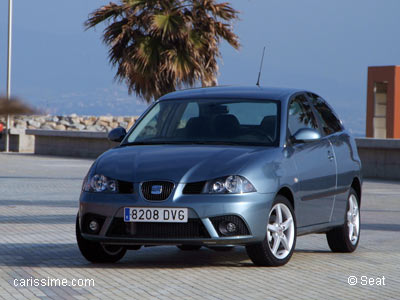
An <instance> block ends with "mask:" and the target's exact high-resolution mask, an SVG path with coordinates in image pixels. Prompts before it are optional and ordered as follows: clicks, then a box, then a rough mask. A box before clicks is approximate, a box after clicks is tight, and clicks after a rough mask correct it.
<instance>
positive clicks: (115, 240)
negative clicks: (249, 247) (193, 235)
mask: <svg viewBox="0 0 400 300" xmlns="http://www.w3.org/2000/svg"><path fill="white" fill-rule="evenodd" d="M81 234H82V237H83V238H84V239H86V240H90V241H93V242H100V243H103V244H109V245H126V246H130V245H159V246H160V245H202V246H213V245H246V244H250V243H255V242H257V241H258V240H257V239H256V238H254V237H253V236H251V235H244V236H237V237H234V236H233V237H220V238H200V239H145V238H123V237H102V236H95V235H92V234H85V233H81Z"/></svg>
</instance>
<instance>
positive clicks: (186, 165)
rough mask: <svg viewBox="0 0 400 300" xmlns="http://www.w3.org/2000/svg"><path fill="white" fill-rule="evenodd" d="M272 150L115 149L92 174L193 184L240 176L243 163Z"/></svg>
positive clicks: (180, 147)
mask: <svg viewBox="0 0 400 300" xmlns="http://www.w3.org/2000/svg"><path fill="white" fill-rule="evenodd" d="M274 149H276V148H265V147H251V146H243V147H242V146H225V145H224V146H219V145H212V146H208V145H162V146H160V145H140V146H126V147H117V148H114V149H111V150H109V151H107V152H105V153H104V154H103V155H101V156H100V157H99V158H98V161H97V164H96V170H95V172H96V173H97V174H103V175H105V176H108V177H110V178H114V179H119V180H124V181H130V182H143V181H149V180H169V181H173V182H175V183H187V182H196V181H203V180H209V179H214V178H218V177H221V176H226V175H241V173H240V171H241V170H242V169H243V168H244V166H245V165H246V164H249V163H251V164H254V162H255V160H258V159H259V158H261V157H264V158H266V155H267V153H268V152H272V151H274ZM266 152H267V153H266ZM264 161H265V159H264Z"/></svg>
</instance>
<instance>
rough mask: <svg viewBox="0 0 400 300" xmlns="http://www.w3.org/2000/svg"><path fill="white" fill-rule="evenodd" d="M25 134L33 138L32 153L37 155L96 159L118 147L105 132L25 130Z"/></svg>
mask: <svg viewBox="0 0 400 300" xmlns="http://www.w3.org/2000/svg"><path fill="white" fill-rule="evenodd" d="M26 134H27V135H33V136H34V137H35V142H34V144H35V146H34V153H35V154H39V155H55V156H72V157H87V158H96V157H97V156H99V155H100V154H101V153H103V152H104V151H107V150H108V149H110V148H112V147H115V146H117V145H118V143H114V142H110V141H109V140H108V139H107V133H106V132H90V131H56V130H42V129H27V130H26Z"/></svg>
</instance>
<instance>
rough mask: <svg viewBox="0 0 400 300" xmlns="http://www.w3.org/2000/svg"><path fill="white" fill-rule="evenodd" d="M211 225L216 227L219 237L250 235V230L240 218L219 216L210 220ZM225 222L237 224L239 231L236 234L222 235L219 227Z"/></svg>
mask: <svg viewBox="0 0 400 300" xmlns="http://www.w3.org/2000/svg"><path fill="white" fill-rule="evenodd" d="M210 221H211V223H212V224H213V225H214V228H215V230H216V231H217V232H218V235H219V236H227V235H228V236H236V235H249V234H250V232H249V229H248V228H247V226H246V224H245V223H244V221H243V220H242V218H240V217H238V216H219V217H213V218H210ZM224 222H232V223H235V225H236V226H237V230H236V231H235V232H234V233H229V234H228V233H227V232H224V233H222V232H221V230H220V228H219V225H220V224H221V223H224Z"/></svg>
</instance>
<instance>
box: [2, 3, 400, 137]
mask: <svg viewBox="0 0 400 300" xmlns="http://www.w3.org/2000/svg"><path fill="white" fill-rule="evenodd" d="M7 2H8V1H6V0H3V1H1V2H0V94H5V89H6V62H7V60H6V55H7V18H8V15H7V11H8V3H7ZM108 2H109V1H103V0H98V1H96V0H70V1H60V0H38V1H32V0H14V23H13V24H14V35H13V64H12V95H14V96H17V97H20V98H21V99H23V100H25V101H26V102H28V103H30V104H32V105H35V106H37V107H39V108H40V109H42V110H43V111H45V112H49V113H53V114H71V113H77V114H85V115H92V114H95V115H99V114H111V115H138V114H140V113H142V112H143V110H144V109H145V108H146V106H147V105H146V104H145V103H143V101H141V100H140V99H137V98H136V97H135V96H133V95H128V92H127V88H126V86H125V85H124V84H123V83H122V84H120V83H117V82H115V81H114V74H115V69H113V68H112V67H111V66H110V64H109V63H108V59H107V48H106V47H105V46H104V45H103V44H102V41H101V34H102V30H103V27H101V26H100V27H98V28H97V29H96V30H88V31H85V30H84V28H83V22H84V21H85V20H86V18H87V16H88V14H89V13H90V12H92V11H93V10H94V9H96V8H98V7H100V6H101V5H104V4H106V3H108ZM230 2H231V4H232V6H233V7H234V8H236V9H237V10H239V11H240V20H238V21H236V22H235V27H234V30H235V32H236V33H237V34H238V35H239V38H240V42H241V45H242V47H241V49H240V50H239V51H237V50H234V49H233V48H231V47H230V46H228V45H227V44H225V43H222V44H221V48H220V50H221V53H222V60H223V61H221V62H220V75H219V77H218V82H219V84H221V85H226V84H228V85H231V84H243V85H253V84H255V83H256V80H257V75H258V68H259V63H260V58H261V53H262V48H263V46H264V45H265V46H266V47H267V50H266V55H265V59H264V67H263V74H262V77H261V84H262V85H265V86H278V87H293V88H301V89H307V90H311V91H313V92H316V93H317V94H319V95H321V96H322V97H323V98H325V99H326V100H327V101H328V102H329V103H330V104H331V105H332V106H333V107H334V108H335V109H336V111H337V112H338V114H339V116H340V117H341V118H342V119H343V122H344V124H345V126H346V127H347V128H349V129H350V130H351V131H352V132H353V133H354V134H355V135H358V136H362V135H364V132H365V110H366V89H367V87H366V83H367V68H368V66H376V65H397V64H400V39H399V38H398V36H399V35H398V28H400V18H399V17H398V12H399V11H400V1H399V0H351V1H349V0H336V1H321V0H302V1H298V0H230Z"/></svg>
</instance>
